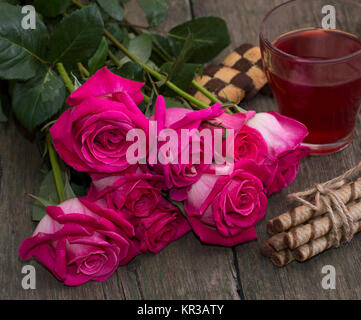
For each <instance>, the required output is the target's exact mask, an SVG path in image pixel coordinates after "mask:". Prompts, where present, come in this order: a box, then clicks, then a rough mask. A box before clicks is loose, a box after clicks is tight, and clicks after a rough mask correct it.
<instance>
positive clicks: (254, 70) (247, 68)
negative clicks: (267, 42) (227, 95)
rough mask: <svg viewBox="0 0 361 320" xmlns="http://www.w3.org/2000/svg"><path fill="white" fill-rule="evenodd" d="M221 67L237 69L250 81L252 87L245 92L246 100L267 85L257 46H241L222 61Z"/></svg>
mask: <svg viewBox="0 0 361 320" xmlns="http://www.w3.org/2000/svg"><path fill="white" fill-rule="evenodd" d="M222 65H224V66H227V67H231V68H234V69H237V70H238V71H239V72H241V73H242V74H245V75H246V76H247V77H249V78H250V79H251V81H252V85H253V86H252V88H250V89H249V90H247V92H246V97H245V98H246V99H251V98H253V97H254V96H255V95H256V94H257V93H258V91H260V90H261V89H262V88H263V87H264V86H265V85H266V84H267V78H266V74H265V73H264V71H263V66H262V57H261V50H260V48H259V47H257V46H254V45H251V44H243V45H241V46H240V47H238V48H237V49H235V50H234V51H232V52H231V53H230V54H229V55H228V56H227V57H226V58H225V59H224V60H223V62H222Z"/></svg>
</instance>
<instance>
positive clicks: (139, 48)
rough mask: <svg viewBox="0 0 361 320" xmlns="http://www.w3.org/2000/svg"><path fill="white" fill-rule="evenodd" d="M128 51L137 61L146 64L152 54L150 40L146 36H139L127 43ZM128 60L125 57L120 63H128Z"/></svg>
mask: <svg viewBox="0 0 361 320" xmlns="http://www.w3.org/2000/svg"><path fill="white" fill-rule="evenodd" d="M128 50H129V51H130V52H131V53H132V54H133V55H134V56H135V57H137V58H138V59H139V60H141V61H142V62H144V63H147V62H148V60H149V58H150V56H151V54H152V38H151V37H150V36H149V35H148V34H145V33H143V34H141V35H140V36H137V37H135V38H134V39H132V40H130V41H129V48H128ZM128 61H130V59H129V58H128V57H125V58H124V59H122V62H123V63H125V62H128Z"/></svg>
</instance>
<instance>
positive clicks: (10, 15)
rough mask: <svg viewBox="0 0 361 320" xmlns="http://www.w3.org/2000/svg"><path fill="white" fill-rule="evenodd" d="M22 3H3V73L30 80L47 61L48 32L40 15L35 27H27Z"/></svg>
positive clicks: (0, 26) (0, 64) (0, 46)
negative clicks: (16, 4)
mask: <svg viewBox="0 0 361 320" xmlns="http://www.w3.org/2000/svg"><path fill="white" fill-rule="evenodd" d="M23 18H24V15H23V14H22V13H21V7H15V6H12V5H10V4H8V3H5V2H1V3H0V21H1V23H0V77H1V78H4V79H21V80H27V79H29V78H31V77H33V76H34V75H35V74H36V72H37V70H38V68H39V66H40V65H41V64H42V62H44V60H43V57H44V55H45V49H46V42H47V39H48V34H47V31H46V27H45V25H44V23H43V22H42V20H41V18H40V17H39V15H37V16H36V28H35V29H27V30H25V29H23V28H22V26H21V22H22V19H23Z"/></svg>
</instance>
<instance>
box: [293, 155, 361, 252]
mask: <svg viewBox="0 0 361 320" xmlns="http://www.w3.org/2000/svg"><path fill="white" fill-rule="evenodd" d="M358 172H361V162H360V163H359V164H358V165H357V166H356V167H354V168H352V169H350V170H348V171H347V172H345V173H344V174H342V175H340V176H339V177H336V178H334V179H332V180H329V181H327V182H325V183H319V184H316V185H315V186H314V187H313V188H310V189H308V190H305V191H302V192H297V193H293V194H290V195H289V198H291V199H294V200H296V201H299V202H300V203H302V204H304V205H306V206H307V207H309V208H311V209H312V210H313V211H314V212H320V211H322V210H323V208H324V207H326V208H327V212H328V215H329V217H330V219H331V222H332V229H331V231H330V235H331V237H332V240H333V243H334V244H335V246H336V247H338V246H340V241H341V239H345V240H346V241H347V242H349V241H351V239H352V238H353V223H354V221H353V219H352V217H351V215H350V212H349V210H348V208H347V206H346V204H345V203H344V202H343V201H342V199H341V197H340V195H339V193H338V192H337V190H338V189H339V188H341V187H342V186H344V185H345V184H346V179H347V178H349V177H351V176H353V175H354V174H355V173H358ZM307 199H311V200H307ZM312 199H313V200H314V203H312V202H311V201H312ZM338 218H339V219H338ZM338 220H341V226H339V223H337V221H338Z"/></svg>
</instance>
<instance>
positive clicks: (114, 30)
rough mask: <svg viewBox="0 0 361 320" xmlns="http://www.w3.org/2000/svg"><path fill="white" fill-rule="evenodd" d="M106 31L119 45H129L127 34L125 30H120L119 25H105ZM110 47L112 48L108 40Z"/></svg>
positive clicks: (113, 23)
mask: <svg viewBox="0 0 361 320" xmlns="http://www.w3.org/2000/svg"><path fill="white" fill-rule="evenodd" d="M106 29H107V30H108V31H109V32H110V33H111V35H112V36H113V37H114V38H115V39H117V40H118V41H119V42H120V43H122V44H124V45H125V46H126V47H128V44H129V34H128V30H127V29H126V28H122V27H120V26H119V24H117V23H115V22H112V23H108V24H107V25H106ZM109 43H110V45H112V46H114V44H113V42H111V41H110V40H109Z"/></svg>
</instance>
